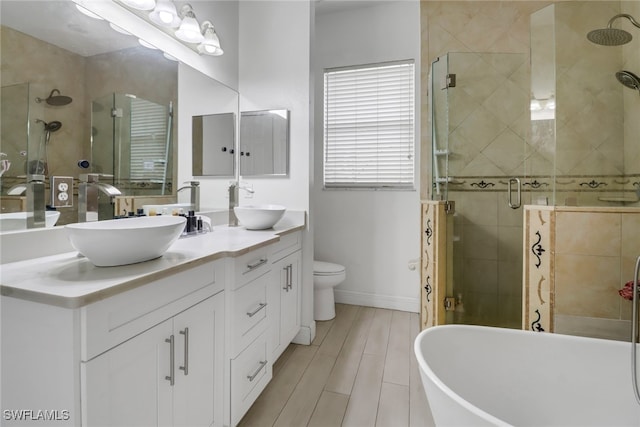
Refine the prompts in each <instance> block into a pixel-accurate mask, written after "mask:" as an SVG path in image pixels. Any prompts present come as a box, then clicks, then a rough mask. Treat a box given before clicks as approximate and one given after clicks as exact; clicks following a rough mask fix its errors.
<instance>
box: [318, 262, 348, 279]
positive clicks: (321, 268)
mask: <svg viewBox="0 0 640 427" xmlns="http://www.w3.org/2000/svg"><path fill="white" fill-rule="evenodd" d="M344 270H345V268H344V266H343V265H340V264H333V263H331V262H323V261H313V274H315V275H316V276H329V275H333V274H340V273H343V272H344Z"/></svg>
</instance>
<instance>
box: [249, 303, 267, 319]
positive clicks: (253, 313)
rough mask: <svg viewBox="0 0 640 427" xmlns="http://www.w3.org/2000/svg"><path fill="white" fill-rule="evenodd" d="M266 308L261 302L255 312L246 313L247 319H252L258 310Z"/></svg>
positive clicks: (265, 304)
mask: <svg viewBox="0 0 640 427" xmlns="http://www.w3.org/2000/svg"><path fill="white" fill-rule="evenodd" d="M266 306H267V303H266V302H261V303H260V305H259V306H258V308H256V309H255V310H253V311H252V312H247V316H249V317H253V316H255V315H256V314H257V313H258V312H259V311H260V310H262V309H263V308H265V307H266Z"/></svg>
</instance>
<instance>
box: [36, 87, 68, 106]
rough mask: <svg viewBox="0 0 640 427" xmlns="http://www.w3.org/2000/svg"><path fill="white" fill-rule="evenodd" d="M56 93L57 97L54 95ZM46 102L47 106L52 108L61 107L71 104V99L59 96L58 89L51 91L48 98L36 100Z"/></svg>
mask: <svg viewBox="0 0 640 427" xmlns="http://www.w3.org/2000/svg"><path fill="white" fill-rule="evenodd" d="M56 92H57V93H58V94H57V95H54V94H55V93H56ZM42 101H44V102H46V103H47V104H49V105H53V106H56V107H57V106H61V105H68V104H71V101H73V99H71V97H70V96H65V95H61V94H60V91H59V90H58V89H54V90H52V91H51V93H50V94H49V96H48V97H47V98H44V99H43V98H36V102H42Z"/></svg>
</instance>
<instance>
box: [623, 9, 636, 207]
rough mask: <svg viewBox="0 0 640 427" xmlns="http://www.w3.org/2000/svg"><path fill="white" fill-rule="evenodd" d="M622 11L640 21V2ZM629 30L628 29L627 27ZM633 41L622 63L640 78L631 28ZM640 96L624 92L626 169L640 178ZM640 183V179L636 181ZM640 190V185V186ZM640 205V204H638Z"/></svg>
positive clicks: (626, 48) (631, 91)
mask: <svg viewBox="0 0 640 427" xmlns="http://www.w3.org/2000/svg"><path fill="white" fill-rule="evenodd" d="M621 11H622V12H623V13H628V14H630V15H631V16H634V17H635V18H636V20H640V2H638V1H634V2H631V1H629V2H623V3H622V8H621ZM625 28H627V27H625ZM630 31H635V32H634V33H633V40H632V41H631V43H628V44H626V45H624V46H623V47H622V62H623V68H624V69H625V70H628V71H631V72H632V73H634V74H636V75H637V76H640V30H636V29H635V27H631V29H630ZM639 95H640V94H638V92H637V91H633V90H631V89H625V90H624V113H625V115H624V140H625V147H624V169H625V172H626V173H627V174H633V175H636V177H638V176H640V120H638V117H640V96H639ZM634 181H640V179H634ZM638 188H639V189H640V184H638ZM638 205H640V204H638Z"/></svg>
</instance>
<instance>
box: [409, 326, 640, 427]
mask: <svg viewBox="0 0 640 427" xmlns="http://www.w3.org/2000/svg"><path fill="white" fill-rule="evenodd" d="M414 349H415V353H416V357H417V359H418V363H419V365H420V375H421V376H422V383H423V385H424V388H425V391H426V393H427V399H428V401H429V405H430V406H431V411H432V413H433V418H434V421H435V423H436V425H437V426H480V425H496V426H506V425H530V426H640V404H638V402H637V401H636V399H635V395H634V392H633V385H632V382H631V364H630V363H631V344H630V343H625V342H619V341H610V340H602V339H594V338H582V337H575V336H568V335H560V334H549V333H539V332H529V331H518V330H513V329H502V328H492V327H485V326H467V325H446V326H436V327H433V328H429V329H425V330H424V331H422V332H421V333H420V334H419V335H418V337H417V338H416V341H415V346H414Z"/></svg>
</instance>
